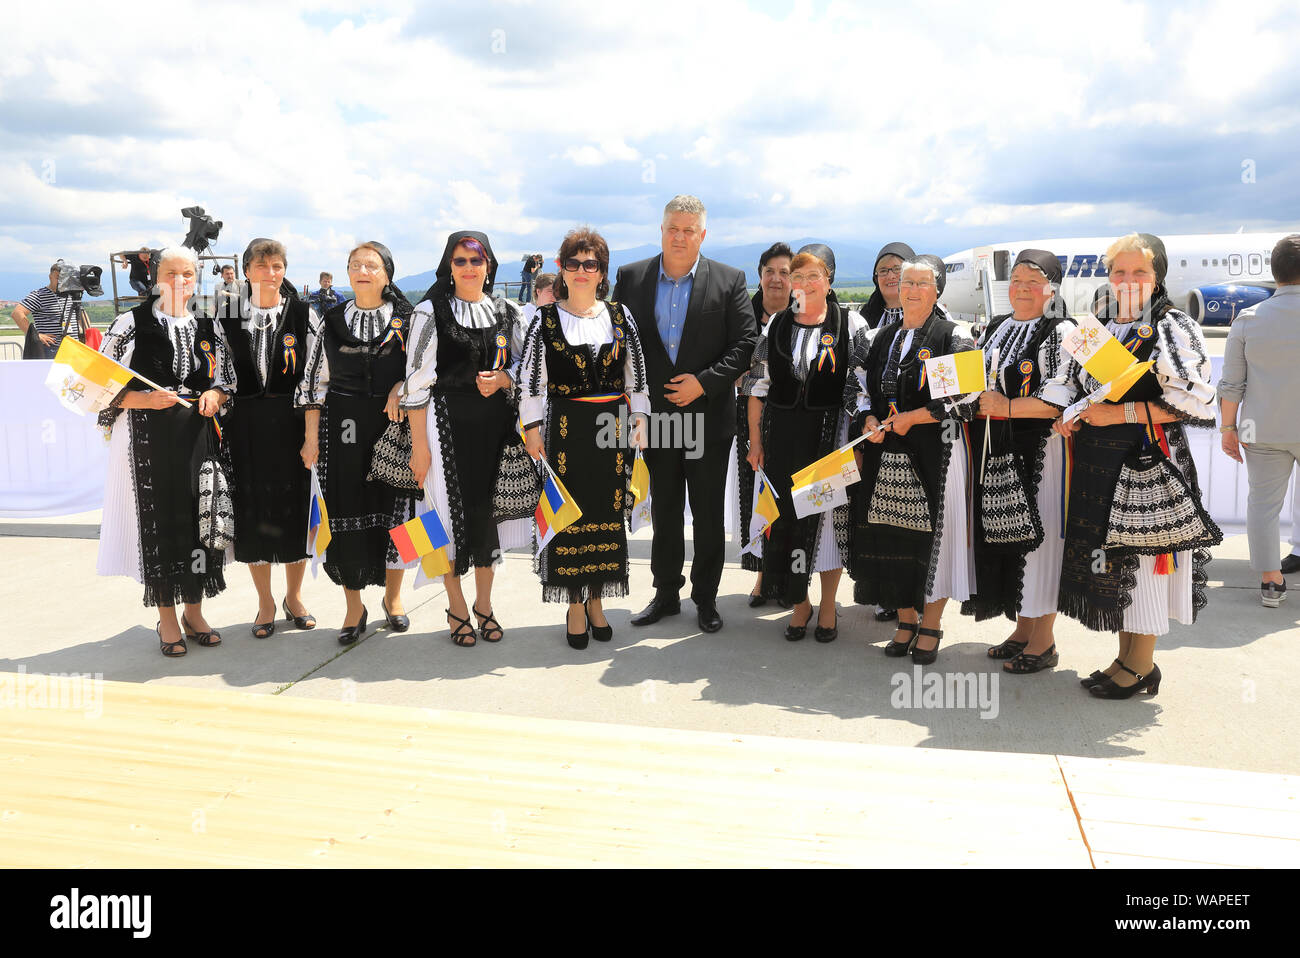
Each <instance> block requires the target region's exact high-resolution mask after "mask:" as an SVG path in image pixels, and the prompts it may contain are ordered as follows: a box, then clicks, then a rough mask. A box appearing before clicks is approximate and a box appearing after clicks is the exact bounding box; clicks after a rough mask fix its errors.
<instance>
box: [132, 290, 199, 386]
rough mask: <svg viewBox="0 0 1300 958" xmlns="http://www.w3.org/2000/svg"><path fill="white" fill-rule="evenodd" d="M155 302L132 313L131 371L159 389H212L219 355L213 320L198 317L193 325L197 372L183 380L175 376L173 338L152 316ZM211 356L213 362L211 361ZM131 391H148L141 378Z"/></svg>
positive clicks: (195, 367)
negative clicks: (148, 380)
mask: <svg viewBox="0 0 1300 958" xmlns="http://www.w3.org/2000/svg"><path fill="white" fill-rule="evenodd" d="M153 306H154V304H153V301H152V300H148V301H146V302H143V303H141V304H140V305H139V306H137V307H135V309H133V310H131V315H132V316H133V317H135V347H134V351H133V353H132V356H131V368H132V369H134V370H135V372H137V373H139V374H140V375H141V376H144V377H146V378H148V379H152V380H153V381H154V382H155V383H157V384H158V385H159V386H163V387H165V388H167V389H173V390H176V389H183V390H188V391H189V392H193V393H201V392H203V391H204V390H205V389H211V388H212V380H213V378H214V377H213V375H211V374H209V369H212V370H213V372H215V369H216V367H215V359H216V355H217V335H216V330H215V329H214V327H213V324H212V320H210V319H203V318H197V319H195V323H194V372H193V373H191V374H190V375H189V376H187V377H186V378H185V380H184V381H182V380H181V379H180V378H179V377H177V375H176V354H175V351H174V350H173V348H172V341H171V337H169V336H168V335H167V331H166V330H165V329H163V327H162V323H160V322H158V319H157V317H156V316H154V314H153ZM209 357H212V360H213V361H212V362H209ZM129 386H130V388H131V389H149V388H150V387H149V386H147V385H145V384H144V383H143V382H141V381H140V380H139V379H132V380H131V382H130V384H129Z"/></svg>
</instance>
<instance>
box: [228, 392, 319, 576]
mask: <svg viewBox="0 0 1300 958" xmlns="http://www.w3.org/2000/svg"><path fill="white" fill-rule="evenodd" d="M226 420H227V422H226V426H225V433H226V441H227V442H228V444H229V450H230V461H231V466H232V471H233V476H232V477H231V494H232V499H233V503H234V507H235V558H236V559H237V560H238V561H239V562H298V561H299V560H302V559H305V558H307V513H308V497H309V496H310V494H311V472H310V471H309V470H308V469H306V468H305V467H304V466H303V464H302V456H301V449H302V442H303V411H302V410H301V409H294V407H293V397H292V396H267V397H240V398H237V399H236V400H235V401H234V403H233V404H232V405H231V407H230V412H229V414H228V415H227V416H226ZM325 501H326V504H327V505H328V504H329V499H328V498H327V499H326V500H325Z"/></svg>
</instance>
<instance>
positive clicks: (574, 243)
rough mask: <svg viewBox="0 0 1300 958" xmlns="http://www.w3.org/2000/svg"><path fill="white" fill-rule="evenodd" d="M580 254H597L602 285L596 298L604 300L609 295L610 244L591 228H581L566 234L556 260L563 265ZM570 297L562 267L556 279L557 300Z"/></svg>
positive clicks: (597, 291) (598, 287) (597, 288)
mask: <svg viewBox="0 0 1300 958" xmlns="http://www.w3.org/2000/svg"><path fill="white" fill-rule="evenodd" d="M578 253H595V254H596V262H597V263H599V264H600V285H599V286H597V287H596V298H597V299H604V298H605V297H606V296H608V295H609V244H608V243H606V242H605V237H603V236H601V235H600V234H599V233H597V232H596V231H595V230H594V229H592V228H591V227H590V226H579V227H576V228H575V229H571V230H569V232H568V233H566V234H565V236H564V242H563V243H561V244H560V252H559V253H558V254H556V257H555V258H556V259H558V260H559V261H560V263H561V264H563V263H564V261H565V260H566V259H568V258H569V257H570V256H574V255H576V254H578ZM568 295H569V287H568V286H566V285H565V284H564V267H563V265H561V267H560V272H559V273H558V274H557V276H556V279H555V298H556V299H567V298H568Z"/></svg>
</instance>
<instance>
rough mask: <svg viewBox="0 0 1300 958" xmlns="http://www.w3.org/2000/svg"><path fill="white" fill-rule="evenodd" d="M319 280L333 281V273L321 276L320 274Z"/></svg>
mask: <svg viewBox="0 0 1300 958" xmlns="http://www.w3.org/2000/svg"><path fill="white" fill-rule="evenodd" d="M320 279H328V280H331V281H333V279H334V274H333V273H321V274H320Z"/></svg>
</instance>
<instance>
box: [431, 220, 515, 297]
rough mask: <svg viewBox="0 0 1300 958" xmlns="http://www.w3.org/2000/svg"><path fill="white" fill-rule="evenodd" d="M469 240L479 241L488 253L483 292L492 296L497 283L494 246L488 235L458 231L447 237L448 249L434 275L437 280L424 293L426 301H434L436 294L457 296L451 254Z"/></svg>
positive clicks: (471, 231) (445, 250)
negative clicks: (493, 285)
mask: <svg viewBox="0 0 1300 958" xmlns="http://www.w3.org/2000/svg"><path fill="white" fill-rule="evenodd" d="M467 239H472V240H477V241H478V242H479V244H480V245H481V246H482V247H483V249H484V251H485V252H486V253H487V258H488V264H487V276H486V277H485V278H484V280H483V292H484V293H485V294H486V295H488V296H491V295H492V284H493V283H494V282H496V276H497V257H496V254H495V253H493V252H492V244H491V243H490V242H489V241H488V238H487V234H486V233H480V232H478V231H477V230H458V231H457V232H455V233H452V234H451V235H450V236H448V237H447V247H446V248H445V249H444V250H443V251H442V259H441V260H439V261H438V269H437V271H436V273H435V274H434V275H435V276H436V277H437V278H436V279H435V280H434V281H433V285H432V286H430V287H429V288H428V289H427V290H425V291H424V298H425V299H429V300H431V299H433V297H434V294H435V293H442V294H444V295H446V296H452V295H454V294H455V292H456V281H455V279H453V278H452V275H451V254H452V253H453V252H455V250H456V247H457V246H459V245H460V244H461V243H463V242H464V241H465V240H467Z"/></svg>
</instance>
